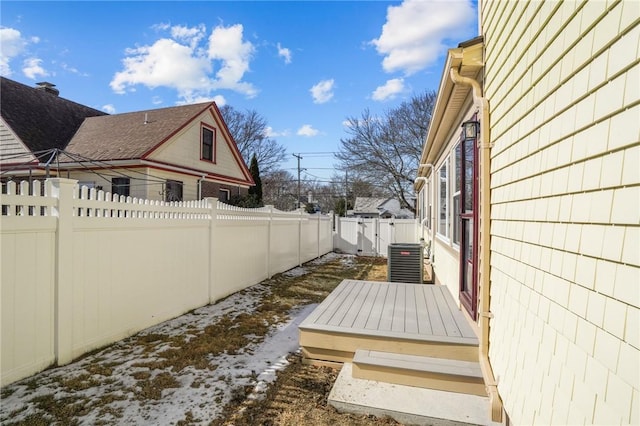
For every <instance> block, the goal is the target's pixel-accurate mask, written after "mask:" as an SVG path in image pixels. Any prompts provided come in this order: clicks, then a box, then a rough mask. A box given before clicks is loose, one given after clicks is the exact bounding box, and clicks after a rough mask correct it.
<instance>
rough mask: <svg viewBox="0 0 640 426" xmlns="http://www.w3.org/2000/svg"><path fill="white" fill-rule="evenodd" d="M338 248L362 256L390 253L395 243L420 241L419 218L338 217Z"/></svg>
mask: <svg viewBox="0 0 640 426" xmlns="http://www.w3.org/2000/svg"><path fill="white" fill-rule="evenodd" d="M335 221H336V224H335V227H336V229H335V234H334V243H333V245H334V248H335V249H336V250H340V251H341V252H343V253H349V254H357V255H360V256H383V257H386V256H387V247H388V246H389V244H393V243H417V242H418V235H417V225H416V223H417V222H416V220H415V219H375V218H373V219H364V218H355V217H354V218H352V217H340V218H336V219H335Z"/></svg>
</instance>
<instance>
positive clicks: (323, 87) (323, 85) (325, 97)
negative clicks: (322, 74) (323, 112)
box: [309, 79, 334, 104]
mask: <svg viewBox="0 0 640 426" xmlns="http://www.w3.org/2000/svg"><path fill="white" fill-rule="evenodd" d="M333 86H334V80H333V79H331V80H322V81H321V82H320V83H318V84H316V85H315V86H313V87H312V88H311V89H309V91H310V92H311V96H313V103H314V104H323V103H325V102H328V101H329V100H331V98H333Z"/></svg>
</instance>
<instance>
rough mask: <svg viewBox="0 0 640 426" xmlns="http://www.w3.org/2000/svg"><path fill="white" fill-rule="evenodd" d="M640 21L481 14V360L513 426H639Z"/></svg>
mask: <svg viewBox="0 0 640 426" xmlns="http://www.w3.org/2000/svg"><path fill="white" fill-rule="evenodd" d="M638 17H640V3H639V2H636V1H631V0H630V1H609V2H605V1H589V2H578V1H575V2H574V1H566V2H555V1H547V2H519V1H514V2H505V1H483V2H482V10H481V20H482V28H483V34H484V37H485V46H486V52H485V54H486V62H485V91H486V92H485V93H486V96H487V98H488V99H489V102H490V109H491V142H493V143H494V146H493V148H492V151H491V202H492V205H491V218H492V222H491V311H492V313H493V314H494V318H493V319H492V321H491V329H490V361H491V365H492V367H493V370H494V373H495V376H496V379H497V382H498V390H499V392H500V395H501V397H502V399H503V402H504V406H505V409H506V412H507V413H508V415H509V417H510V418H511V420H512V421H513V423H514V424H531V423H539V424H550V423H555V424H578V423H580V424H582V423H587V424H589V423H599V424H614V423H615V424H618V423H627V424H628V423H631V424H638V423H640V394H639V392H640V375H639V374H638V365H640V351H639V348H640V332H639V330H640V328H639V325H640V324H639V323H640V309H639V308H640V285H639V284H638V283H639V282H640V269H639V265H640V254H639V243H638V241H640V228H639V225H640V186H639V183H640V176H639V172H638V170H639V168H638V166H639V158H640V148H639V140H640V124H639V118H640V88H639V80H640V79H639V77H638V76H639V75H640V68H639V65H638V63H639V60H638V58H639V57H640V52H639V46H640V26H639V24H638V22H639V21H640V20H639V18H638Z"/></svg>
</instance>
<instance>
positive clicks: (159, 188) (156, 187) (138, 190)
mask: <svg viewBox="0 0 640 426" xmlns="http://www.w3.org/2000/svg"><path fill="white" fill-rule="evenodd" d="M61 175H62V176H64V177H66V176H67V174H66V173H64V172H63V173H61ZM69 177H70V178H71V179H77V180H78V181H79V182H80V183H84V182H93V183H94V184H95V185H96V186H101V187H102V190H103V191H105V192H111V179H112V178H114V177H129V178H130V179H131V181H130V194H129V195H130V196H131V197H135V198H142V199H148V200H159V201H164V199H165V198H164V190H165V182H166V181H167V180H168V179H170V180H177V181H180V182H182V183H183V186H182V196H183V200H184V201H188V200H197V199H198V198H197V196H198V178H197V177H195V176H190V175H183V174H178V173H171V172H167V171H164V170H157V169H151V168H146V167H141V168H135V169H122V170H117V169H115V170H99V171H98V172H97V173H93V172H91V171H82V172H80V171H76V172H70V173H69Z"/></svg>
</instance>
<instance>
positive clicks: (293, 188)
mask: <svg viewBox="0 0 640 426" xmlns="http://www.w3.org/2000/svg"><path fill="white" fill-rule="evenodd" d="M297 194H298V189H297V179H296V178H295V177H294V176H293V175H292V174H291V173H289V172H288V171H286V170H273V171H271V173H269V174H268V175H266V176H264V177H263V178H262V199H263V201H264V204H271V205H273V206H275V207H276V208H277V209H279V210H285V211H286V210H293V209H295V208H296V198H297Z"/></svg>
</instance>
